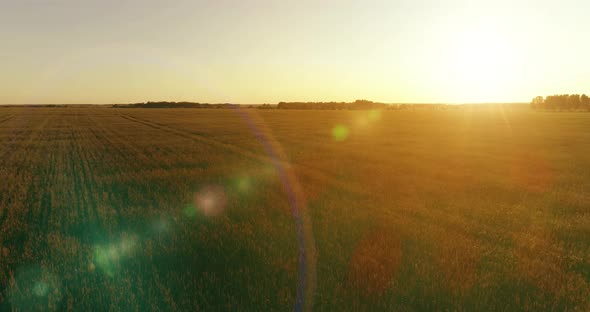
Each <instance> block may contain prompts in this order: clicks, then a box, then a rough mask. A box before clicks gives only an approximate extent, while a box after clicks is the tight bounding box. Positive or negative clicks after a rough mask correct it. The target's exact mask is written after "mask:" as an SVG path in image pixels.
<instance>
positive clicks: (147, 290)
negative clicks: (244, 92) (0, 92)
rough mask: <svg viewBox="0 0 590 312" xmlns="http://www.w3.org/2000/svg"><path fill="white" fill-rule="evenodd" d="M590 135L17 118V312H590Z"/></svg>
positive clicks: (374, 114) (78, 113) (67, 112)
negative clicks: (305, 311)
mask: <svg viewBox="0 0 590 312" xmlns="http://www.w3.org/2000/svg"><path fill="white" fill-rule="evenodd" d="M589 125H590V114H587V113H544V112H534V111H531V110H528V109H526V108H517V107H516V106H507V105H506V106H503V105H498V106H487V107H482V108H474V107H464V108H460V109H449V110H420V109H417V110H405V111H296V110H292V111H285V110H257V109H124V108H106V107H105V108H100V107H97V108H75V107H71V108H3V109H0V155H1V157H0V248H1V249H0V310H10V309H12V310H15V311H31V310H41V311H46V310H49V311H52V310H75V311H87V310H114V311H117V310H119V311H121V310H124V311H161V310H165V311H196V310H238V311H240V310H252V311H260V310H274V311H284V310H292V309H294V307H296V306H298V305H303V306H299V308H300V309H311V308H313V309H315V310H319V311H321V310H334V311H339V310H343V311H344V310H350V311H362V310H365V311H375V310H388V311H391V310H393V311H424V310H466V311H473V310H478V311H486V310H489V311H498V310H502V311H506V310H507V311H523V310H524V311H538V310H580V311H588V310H590V209H589V203H590V162H589V160H590V145H589V144H590V143H589V142H590V131H589V129H590V128H589ZM301 299H304V301H302V300H301Z"/></svg>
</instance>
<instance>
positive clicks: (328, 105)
mask: <svg viewBox="0 0 590 312" xmlns="http://www.w3.org/2000/svg"><path fill="white" fill-rule="evenodd" d="M111 107H113V108H238V107H241V108H258V109H301V110H373V109H381V110H403V109H447V108H450V107H452V106H450V105H446V104H387V103H379V102H373V101H369V100H356V101H354V102H279V103H278V104H276V105H272V104H261V105H240V104H231V103H222V104H209V103H195V102H145V103H132V104H114V105H112V106H111ZM453 107H455V106H453ZM456 107H457V108H458V107H460V106H456Z"/></svg>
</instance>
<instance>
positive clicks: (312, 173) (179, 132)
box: [120, 114, 370, 196]
mask: <svg viewBox="0 0 590 312" xmlns="http://www.w3.org/2000/svg"><path fill="white" fill-rule="evenodd" d="M120 116H121V117H122V118H124V119H126V120H129V121H132V122H135V123H139V124H142V125H145V126H147V127H150V128H153V129H157V130H160V131H165V132H168V133H171V134H174V135H176V136H179V137H183V138H186V139H190V140H193V141H196V142H200V143H204V144H208V145H211V146H215V147H218V148H222V149H225V150H228V151H231V152H233V153H236V154H238V155H241V156H244V157H248V158H250V159H254V160H257V161H260V162H264V163H266V162H273V161H276V162H278V163H279V164H281V165H282V166H284V167H285V168H290V169H293V170H294V171H297V172H299V173H301V174H304V175H306V176H308V177H311V178H315V179H318V180H320V181H323V182H327V183H329V184H331V185H333V186H335V187H337V188H339V189H342V190H344V191H347V192H351V193H354V194H357V195H364V196H366V195H370V192H368V191H366V190H364V189H361V188H358V187H353V186H350V185H349V184H347V183H344V182H342V181H340V180H338V179H336V178H334V177H332V176H330V175H329V174H327V173H324V172H321V171H319V170H317V169H311V168H308V167H305V166H304V165H301V164H296V165H293V164H291V163H289V162H286V161H284V160H278V159H277V160H272V159H271V158H270V157H268V156H266V155H260V154H257V153H255V152H252V151H249V150H246V149H244V148H241V147H238V146H235V145H231V144H229V143H224V142H220V141H217V140H213V139H209V138H206V137H204V136H202V135H200V134H196V133H193V132H191V131H188V130H184V129H178V128H175V127H172V126H169V125H166V124H162V123H158V122H154V121H149V120H145V119H142V118H138V117H134V116H129V115H123V114H121V115H120Z"/></svg>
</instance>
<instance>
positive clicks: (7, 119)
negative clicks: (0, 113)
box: [0, 115, 14, 123]
mask: <svg viewBox="0 0 590 312" xmlns="http://www.w3.org/2000/svg"><path fill="white" fill-rule="evenodd" d="M12 118H14V115H8V117H5V118H4V119H0V123H3V122H5V121H9V120H10V119H12Z"/></svg>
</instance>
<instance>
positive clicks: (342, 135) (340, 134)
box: [332, 125, 349, 142]
mask: <svg viewBox="0 0 590 312" xmlns="http://www.w3.org/2000/svg"><path fill="white" fill-rule="evenodd" d="M348 134H349V130H348V128H347V127H346V126H344V125H336V126H335V127H334V128H332V137H333V138H334V140H336V141H337V142H341V141H344V140H346V139H347V138H348Z"/></svg>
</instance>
